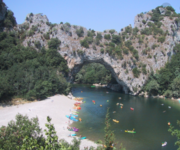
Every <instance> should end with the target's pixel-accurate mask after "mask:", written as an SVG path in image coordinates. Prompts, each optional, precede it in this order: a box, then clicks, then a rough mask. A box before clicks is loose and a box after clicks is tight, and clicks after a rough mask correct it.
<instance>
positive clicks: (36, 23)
mask: <svg viewBox="0 0 180 150" xmlns="http://www.w3.org/2000/svg"><path fill="white" fill-rule="evenodd" d="M160 11H161V13H162V14H163V13H164V10H163V9H162V10H160ZM149 13H151V11H150V12H148V13H146V14H140V15H137V16H136V17H135V20H134V27H137V28H138V29H139V32H138V33H137V34H138V35H137V36H135V37H133V38H132V37H131V36H130V35H128V36H127V37H126V38H125V41H124V42H126V41H128V40H131V42H132V46H133V47H134V48H136V49H137V51H138V55H139V60H138V61H135V60H134V59H133V55H132V53H129V54H124V53H123V58H122V59H119V58H117V57H116V56H112V55H110V54H109V53H108V52H104V53H102V52H101V49H102V47H103V48H104V49H105V48H106V46H105V44H104V43H109V42H110V41H108V40H106V39H105V38H102V39H101V41H100V42H101V43H102V44H104V45H103V46H102V45H96V50H95V49H94V45H93V44H89V48H84V47H82V46H81V44H80V41H81V40H83V39H84V38H85V37H86V36H87V32H88V30H87V29H86V28H83V31H84V35H83V37H78V35H77V33H76V30H77V29H80V26H72V25H70V24H50V23H49V21H48V18H47V17H46V16H45V15H42V14H36V15H33V14H28V15H27V17H26V21H25V23H23V24H21V25H18V26H17V29H16V30H17V31H20V30H24V26H27V25H28V26H29V29H28V30H27V32H26V38H25V40H24V41H23V45H24V46H33V47H35V48H36V46H35V44H34V43H35V41H39V42H40V44H41V47H42V46H45V47H46V48H48V46H47V43H48V40H49V39H46V38H45V36H44V34H46V33H49V37H50V39H51V38H58V39H59V40H61V45H60V47H59V48H58V51H59V53H60V54H61V55H62V56H63V57H64V58H65V60H67V64H68V67H69V69H70V73H69V78H68V79H69V81H73V80H74V77H75V75H76V74H77V73H78V71H79V70H80V69H81V68H82V66H83V65H84V64H85V63H93V62H95V63H101V64H103V65H104V66H105V67H106V68H107V69H108V70H110V71H111V73H112V76H113V77H114V78H115V79H116V81H117V83H118V84H119V85H120V87H122V89H123V91H124V92H125V93H130V94H137V93H138V92H139V91H140V89H141V87H142V86H143V85H144V84H145V81H146V79H147V78H148V74H149V73H150V72H151V71H154V72H156V70H158V69H160V68H161V67H163V66H164V65H165V63H166V62H167V61H168V59H170V57H171V55H172V54H173V47H174V46H175V43H180V21H178V22H177V21H175V19H176V18H173V19H170V18H169V17H164V19H163V20H162V21H161V22H162V24H163V25H162V26H161V29H162V30H163V31H164V32H168V34H167V35H166V38H165V41H164V42H163V43H161V42H158V40H157V38H158V35H157V36H155V35H148V36H145V37H144V38H143V42H144V43H143V44H142V43H140V42H139V38H138V36H141V30H143V29H145V28H148V25H147V24H148V22H152V23H153V21H151V15H150V14H149ZM143 20H144V21H143ZM33 27H36V30H35V32H34V34H33V35H31V36H28V34H29V32H30V30H32V28H33ZM129 28H131V27H129ZM172 29H173V30H172ZM123 32H124V31H122V32H120V33H117V32H115V33H113V34H114V35H123ZM97 33H98V32H95V34H97ZM99 33H100V32H99ZM105 34H110V33H109V31H108V30H107V32H106V33H104V32H103V33H101V35H102V37H104V35H105ZM111 36H112V35H111ZM94 39H95V37H94ZM154 44H156V47H155V48H152V47H153V45H154ZM157 45H158V46H157ZM147 47H149V51H148V55H147V54H144V53H143V50H144V49H146V48H147ZM37 50H38V49H37ZM150 56H151V57H150ZM142 63H143V64H144V65H145V69H146V70H147V73H144V74H143V73H140V75H139V76H138V77H134V74H133V69H134V68H135V67H136V68H139V69H141V67H140V66H141V65H142ZM125 64H126V65H125Z"/></svg>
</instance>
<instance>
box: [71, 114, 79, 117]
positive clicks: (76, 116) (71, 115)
mask: <svg viewBox="0 0 180 150" xmlns="http://www.w3.org/2000/svg"><path fill="white" fill-rule="evenodd" d="M70 115H71V116H72V117H78V115H74V114H70Z"/></svg>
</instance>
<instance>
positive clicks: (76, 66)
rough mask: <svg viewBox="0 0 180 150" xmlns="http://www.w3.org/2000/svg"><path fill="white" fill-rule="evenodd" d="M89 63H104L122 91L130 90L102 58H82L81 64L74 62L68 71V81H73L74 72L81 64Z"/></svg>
mask: <svg viewBox="0 0 180 150" xmlns="http://www.w3.org/2000/svg"><path fill="white" fill-rule="evenodd" d="M89 63H100V64H102V65H104V67H105V68H106V69H107V70H109V71H110V72H111V75H112V77H114V78H115V80H116V81H117V83H118V84H119V85H120V86H122V89H123V91H124V93H125V94H128V93H130V92H131V91H130V89H129V88H128V86H127V85H126V83H125V82H124V81H122V80H120V79H118V76H117V75H116V73H115V71H114V69H113V68H112V66H111V65H109V64H108V63H107V62H105V61H104V60H103V59H102V58H101V59H97V60H84V61H83V62H82V63H81V64H75V66H74V67H73V68H71V70H70V72H69V75H68V81H69V82H71V83H73V82H74V79H75V76H76V74H77V73H78V72H79V71H80V70H81V68H82V67H83V65H85V64H89Z"/></svg>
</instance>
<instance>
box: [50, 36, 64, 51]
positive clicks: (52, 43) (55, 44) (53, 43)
mask: <svg viewBox="0 0 180 150" xmlns="http://www.w3.org/2000/svg"><path fill="white" fill-rule="evenodd" d="M60 44H61V41H60V40H59V39H58V38H51V40H50V41H49V42H48V47H49V48H50V49H57V48H58V47H59V45H60Z"/></svg>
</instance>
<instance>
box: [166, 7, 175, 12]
mask: <svg viewBox="0 0 180 150" xmlns="http://www.w3.org/2000/svg"><path fill="white" fill-rule="evenodd" d="M166 9H167V10H169V11H173V12H175V10H174V8H173V7H171V6H167V7H166Z"/></svg>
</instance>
